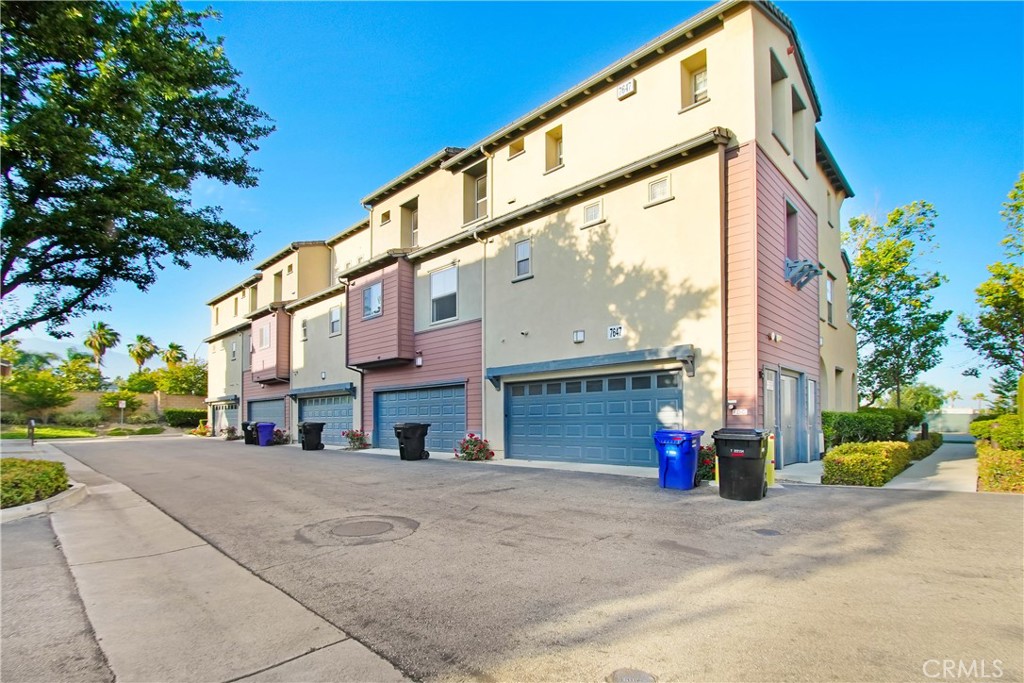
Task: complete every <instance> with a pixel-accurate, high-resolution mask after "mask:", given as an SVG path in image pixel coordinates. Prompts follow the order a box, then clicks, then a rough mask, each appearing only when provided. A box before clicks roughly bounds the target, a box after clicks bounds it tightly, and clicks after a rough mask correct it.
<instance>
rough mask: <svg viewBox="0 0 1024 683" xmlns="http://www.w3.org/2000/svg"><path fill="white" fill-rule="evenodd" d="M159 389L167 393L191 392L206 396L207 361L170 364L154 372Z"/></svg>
mask: <svg viewBox="0 0 1024 683" xmlns="http://www.w3.org/2000/svg"><path fill="white" fill-rule="evenodd" d="M152 374H154V375H156V386H157V389H159V390H160V391H162V392H164V393H165V394H190V395H192V396H205V395H206V386H207V375H208V373H207V369H206V363H203V362H202V361H198V360H191V361H188V362H187V363H181V364H179V365H175V366H173V367H172V366H168V367H166V368H163V369H161V370H157V371H155V372H154V373H152Z"/></svg>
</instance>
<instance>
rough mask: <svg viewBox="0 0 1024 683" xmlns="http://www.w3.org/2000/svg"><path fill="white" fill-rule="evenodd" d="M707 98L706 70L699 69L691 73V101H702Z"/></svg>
mask: <svg viewBox="0 0 1024 683" xmlns="http://www.w3.org/2000/svg"><path fill="white" fill-rule="evenodd" d="M707 98H708V70H707V69H701V70H700V71H698V72H697V73H695V74H693V102H694V104H696V103H697V102H703V101H704V100H706V99H707Z"/></svg>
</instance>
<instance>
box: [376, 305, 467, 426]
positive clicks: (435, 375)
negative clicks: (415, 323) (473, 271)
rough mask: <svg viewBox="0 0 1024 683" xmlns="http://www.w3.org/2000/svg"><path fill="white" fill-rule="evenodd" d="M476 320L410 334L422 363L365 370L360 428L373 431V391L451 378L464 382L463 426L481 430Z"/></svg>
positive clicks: (446, 380)
mask: <svg viewBox="0 0 1024 683" xmlns="http://www.w3.org/2000/svg"><path fill="white" fill-rule="evenodd" d="M481 329H482V328H481V324H480V321H479V320H474V321H472V322H468V323H463V324H460V325H451V326H449V327H443V328H441V329H437V330H430V331H428V332H421V333H419V334H416V335H414V337H413V344H414V345H415V348H416V349H417V350H419V351H421V352H422V354H423V366H422V367H416V366H415V365H413V364H412V363H410V364H408V365H402V366H398V367H389V368H378V369H368V370H366V372H365V374H364V375H363V392H362V415H363V430H364V431H366V432H368V433H372V432H373V393H374V391H376V390H379V389H381V388H384V387H398V386H401V387H413V386H415V387H428V386H431V385H432V384H443V383H447V382H451V381H453V380H461V379H464V378H466V379H468V380H469V381H468V382H466V427H467V429H468V430H469V431H471V432H475V433H478V434H479V433H480V432H481V431H483V409H482V394H483V385H482V379H483V378H482V376H481V348H482V343H483V338H482V334H481Z"/></svg>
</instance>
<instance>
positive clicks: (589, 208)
mask: <svg viewBox="0 0 1024 683" xmlns="http://www.w3.org/2000/svg"><path fill="white" fill-rule="evenodd" d="M603 208H604V207H603V206H601V200H600V199H598V200H596V201H593V202H590V203H589V204H584V205H583V227H584V228H585V227H587V226H589V225H594V224H596V223H600V222H601V221H603V220H604V211H603V210H602V209H603Z"/></svg>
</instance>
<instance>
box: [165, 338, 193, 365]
mask: <svg viewBox="0 0 1024 683" xmlns="http://www.w3.org/2000/svg"><path fill="white" fill-rule="evenodd" d="M187 359H188V352H187V351H185V347H183V346H182V345H181V344H175V343H174V342H171V343H170V344H168V345H167V348H166V349H164V351H163V353H161V354H160V360H162V361H163V362H164V363H167V367H169V368H174V367H177V366H178V365H179V364H180V363H182V362H184V361H185V360H187Z"/></svg>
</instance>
